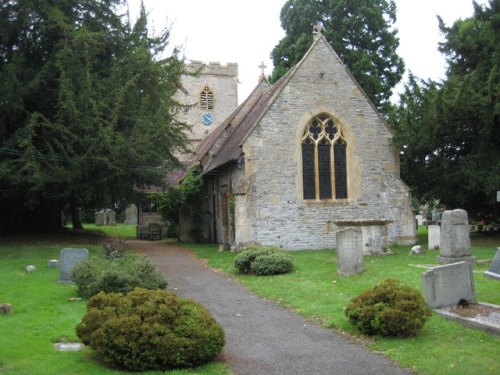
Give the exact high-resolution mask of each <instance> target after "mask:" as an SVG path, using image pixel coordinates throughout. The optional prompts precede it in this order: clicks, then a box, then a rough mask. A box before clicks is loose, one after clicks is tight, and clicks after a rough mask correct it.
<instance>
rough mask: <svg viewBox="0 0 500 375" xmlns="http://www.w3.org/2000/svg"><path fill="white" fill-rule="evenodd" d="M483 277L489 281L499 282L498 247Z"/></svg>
mask: <svg viewBox="0 0 500 375" xmlns="http://www.w3.org/2000/svg"><path fill="white" fill-rule="evenodd" d="M483 275H484V276H486V277H489V278H491V279H495V280H500V247H499V248H497V253H496V254H495V257H494V258H493V261H492V262H491V265H490V268H488V271H486V272H484V273H483Z"/></svg>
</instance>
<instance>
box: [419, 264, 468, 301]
mask: <svg viewBox="0 0 500 375" xmlns="http://www.w3.org/2000/svg"><path fill="white" fill-rule="evenodd" d="M422 287H423V293H424V299H425V302H427V304H428V305H429V306H430V307H431V308H439V307H445V306H451V305H456V304H458V302H459V301H460V300H461V299H464V300H466V301H468V302H473V301H475V300H476V293H475V289H474V275H473V272H472V264H470V263H467V262H458V263H452V264H447V265H444V266H438V267H435V268H433V269H431V270H429V271H427V272H424V273H423V274H422Z"/></svg>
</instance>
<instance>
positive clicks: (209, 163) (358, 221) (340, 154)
mask: <svg viewBox="0 0 500 375" xmlns="http://www.w3.org/2000/svg"><path fill="white" fill-rule="evenodd" d="M203 72H204V73H206V74H204V75H203V74H202V75H200V76H198V77H196V78H193V81H192V82H190V83H188V85H187V86H190V87H186V88H187V89H188V91H190V92H191V93H193V92H194V93H195V96H196V99H197V104H196V106H195V108H194V109H193V111H192V112H190V114H188V116H191V118H190V119H189V121H190V122H191V123H192V124H193V133H192V140H193V144H194V145H195V153H194V155H193V156H192V157H191V160H190V162H191V163H192V164H193V165H196V166H197V168H199V170H200V173H201V174H202V176H203V181H204V191H203V198H202V202H199V203H198V204H197V205H196V207H191V210H186V211H184V212H183V213H182V214H181V223H180V224H181V225H180V240H181V241H191V240H193V233H192V231H191V230H190V229H191V228H192V225H193V215H192V213H193V212H192V210H197V212H198V213H200V212H201V213H202V215H201V218H202V219H201V223H198V224H197V228H201V229H198V233H197V237H198V238H199V239H201V240H203V241H207V242H213V243H218V244H220V245H222V246H223V247H224V248H226V249H228V248H241V247H244V246H246V245H249V244H261V245H274V246H280V247H282V248H284V249H321V248H333V247H335V245H336V232H337V231H338V230H342V229H345V228H347V227H353V226H355V227H359V228H360V229H361V231H362V233H363V246H364V251H365V253H378V252H381V251H383V250H384V248H386V247H387V246H389V245H390V244H392V243H400V244H409V243H414V241H415V222H414V217H413V213H412V210H411V205H410V191H409V188H408V186H407V185H406V184H405V183H404V182H403V181H402V180H401V179H400V177H399V153H398V150H396V149H395V148H394V147H393V145H392V144H391V138H392V134H391V131H390V130H389V128H388V126H387V124H386V123H385V122H384V120H383V119H382V117H381V116H380V114H379V113H378V112H377V110H376V109H375V107H374V106H373V104H372V103H371V101H370V100H369V99H368V98H367V96H366V94H365V93H364V92H363V90H362V89H361V87H360V86H359V85H358V83H357V82H356V80H355V79H354V77H353V76H352V75H351V73H350V72H349V71H348V69H347V68H346V67H345V66H344V64H343V63H342V61H341V60H340V59H339V57H338V56H337V54H336V53H335V51H334V50H333V49H332V47H331V46H330V45H329V44H328V42H327V40H326V39H325V38H324V37H323V36H322V35H321V34H320V33H318V34H316V35H315V38H314V42H313V44H312V46H311V47H310V49H309V50H308V51H307V53H306V54H305V55H304V57H303V59H302V60H301V61H300V62H299V63H298V64H297V65H296V66H295V67H293V68H292V69H291V70H290V71H289V72H288V73H287V74H286V75H285V76H283V77H282V78H281V79H280V80H279V81H278V82H276V83H275V84H274V85H270V84H269V82H268V81H267V79H266V78H265V76H264V74H262V76H261V77H260V79H259V82H258V84H257V86H256V87H255V89H254V90H253V92H252V93H251V94H250V95H249V97H248V98H247V99H246V100H245V101H243V102H242V103H241V104H240V105H239V106H238V107H236V104H237V95H236V91H237V66H236V65H231V64H228V66H217V64H215V65H214V64H210V65H207V66H205V69H204V70H203ZM234 108H235V109H234ZM198 217H200V216H198Z"/></svg>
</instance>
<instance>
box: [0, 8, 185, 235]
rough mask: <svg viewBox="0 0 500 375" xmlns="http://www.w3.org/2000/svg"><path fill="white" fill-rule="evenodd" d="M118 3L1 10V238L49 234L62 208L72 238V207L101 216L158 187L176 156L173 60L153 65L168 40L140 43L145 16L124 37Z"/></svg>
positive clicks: (181, 142)
mask: <svg viewBox="0 0 500 375" xmlns="http://www.w3.org/2000/svg"><path fill="white" fill-rule="evenodd" d="M121 3H122V2H121V1H120V0H83V1H82V0H78V1H76V0H67V1H64V2H53V1H48V0H10V1H8V2H4V3H2V5H1V8H0V30H1V31H2V32H1V33H0V34H1V36H0V38H1V39H0V123H1V124H2V126H1V129H0V141H1V148H0V202H1V203H0V206H1V209H2V210H3V212H9V215H8V216H9V218H8V220H6V222H5V223H3V224H4V225H3V226H2V225H0V227H2V228H3V229H4V230H5V228H11V227H14V229H15V228H20V227H22V228H23V229H38V230H43V229H55V228H56V227H58V226H60V217H59V212H60V210H61V209H62V208H67V209H68V210H69V211H70V212H71V213H72V218H73V224H74V227H75V228H78V227H80V226H81V224H80V222H79V216H78V209H79V208H82V207H88V208H100V207H110V206H111V205H112V204H114V203H116V202H119V201H120V200H127V199H131V198H132V196H133V194H134V191H135V189H136V188H140V187H142V186H145V185H149V184H160V183H161V181H162V179H163V177H164V175H165V172H166V171H167V170H168V169H169V168H172V167H173V166H175V165H176V163H177V160H176V158H175V156H174V155H175V153H176V152H180V151H182V150H185V147H186V138H185V136H184V130H185V128H186V125H185V124H183V123H180V122H178V121H177V120H176V114H177V113H178V111H180V110H182V109H183V106H182V105H181V104H179V103H178V102H177V101H176V100H175V94H176V93H177V91H178V90H180V89H181V88H182V86H181V81H180V76H181V73H182V69H183V61H182V60H181V59H179V58H178V55H177V52H176V51H175V50H174V52H173V53H172V54H171V55H170V56H168V57H164V53H165V49H166V46H167V44H168V37H169V32H168V30H166V31H165V32H163V33H162V34H160V35H159V36H150V35H149V33H148V30H147V19H146V12H145V10H144V6H142V9H141V14H140V16H139V19H138V20H137V22H136V23H135V25H134V26H133V27H132V26H130V25H129V24H128V23H127V22H125V21H124V18H123V17H122V16H120V15H119V14H118V13H119V10H120V9H121V8H120V7H119V6H120V5H121ZM42 208H43V210H42ZM47 208H50V209H48V210H47ZM40 211H43V214H42V215H43V216H44V217H45V220H42V219H40V220H38V217H39V214H40ZM48 216H50V217H48ZM35 222H36V223H35ZM27 223H31V224H32V225H27ZM34 226H37V228H34ZM30 227H31V228H30ZM48 227H51V228H48ZM7 230H10V229H7Z"/></svg>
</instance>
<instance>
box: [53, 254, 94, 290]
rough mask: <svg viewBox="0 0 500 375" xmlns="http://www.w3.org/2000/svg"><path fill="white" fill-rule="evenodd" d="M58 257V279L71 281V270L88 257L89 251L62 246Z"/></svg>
mask: <svg viewBox="0 0 500 375" xmlns="http://www.w3.org/2000/svg"><path fill="white" fill-rule="evenodd" d="M60 259H61V261H60V266H61V272H60V274H59V281H60V282H72V280H71V271H72V270H73V268H74V267H75V266H76V265H77V264H78V263H80V262H83V261H86V260H88V259H89V251H88V250H87V249H72V248H64V249H62V250H61V256H60Z"/></svg>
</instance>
